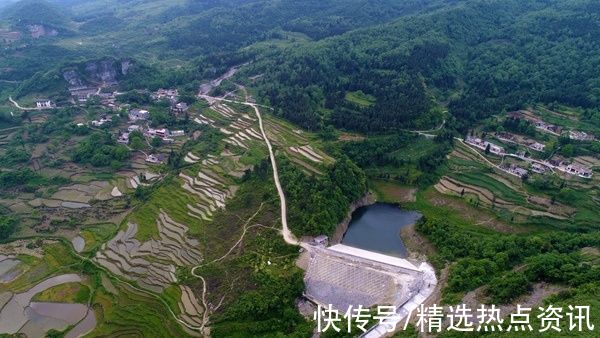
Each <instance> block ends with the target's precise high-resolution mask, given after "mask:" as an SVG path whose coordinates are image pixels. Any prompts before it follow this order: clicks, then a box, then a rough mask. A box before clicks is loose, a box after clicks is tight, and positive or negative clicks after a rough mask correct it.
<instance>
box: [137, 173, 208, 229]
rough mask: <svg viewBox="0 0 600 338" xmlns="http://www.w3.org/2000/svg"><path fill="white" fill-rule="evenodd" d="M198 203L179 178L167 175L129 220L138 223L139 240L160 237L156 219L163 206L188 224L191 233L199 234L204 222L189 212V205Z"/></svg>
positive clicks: (169, 212) (170, 214)
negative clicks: (182, 186) (185, 189)
mask: <svg viewBox="0 0 600 338" xmlns="http://www.w3.org/2000/svg"><path fill="white" fill-rule="evenodd" d="M196 203H198V200H196V199H195V197H193V196H192V194H188V193H186V192H185V191H184V190H183V189H182V188H181V183H180V182H179V179H178V178H176V177H172V176H171V177H167V178H166V179H165V181H164V182H163V183H162V184H161V185H160V186H159V187H158V188H157V189H156V190H155V191H154V192H153V193H152V194H151V197H150V199H149V200H148V201H146V202H144V203H143V204H142V205H140V206H139V207H138V208H136V209H135V211H134V212H133V213H132V214H131V216H130V217H129V218H128V220H129V221H130V222H133V223H136V224H137V225H138V233H137V234H136V236H135V237H136V238H137V239H138V240H140V241H147V240H149V239H151V238H158V228H157V227H156V219H157V217H158V214H159V212H160V209H161V208H162V209H163V210H165V211H166V212H167V213H168V215H169V217H171V218H172V219H173V220H175V221H176V222H180V223H183V224H185V225H187V226H188V227H189V228H190V231H189V233H190V234H192V235H193V234H196V235H197V234H199V233H200V231H201V228H202V227H201V223H202V222H201V221H200V220H198V219H197V218H194V217H191V216H189V215H188V214H187V213H188V209H187V205H188V204H192V205H194V204H196Z"/></svg>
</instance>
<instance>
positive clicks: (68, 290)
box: [33, 283, 90, 304]
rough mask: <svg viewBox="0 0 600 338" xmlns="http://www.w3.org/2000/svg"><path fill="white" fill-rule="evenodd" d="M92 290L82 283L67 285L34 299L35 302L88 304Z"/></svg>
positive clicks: (42, 293) (43, 293)
mask: <svg viewBox="0 0 600 338" xmlns="http://www.w3.org/2000/svg"><path fill="white" fill-rule="evenodd" d="M89 298H90V288H89V287H87V286H86V285H83V284H81V283H65V284H60V285H57V286H55V287H52V288H50V289H46V290H44V291H42V292H40V293H38V294H37V295H35V297H33V301H35V302H54V303H80V304H87V302H88V300H89Z"/></svg>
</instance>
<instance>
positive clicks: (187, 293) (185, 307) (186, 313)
mask: <svg viewBox="0 0 600 338" xmlns="http://www.w3.org/2000/svg"><path fill="white" fill-rule="evenodd" d="M179 288H180V290H181V299H180V300H179V302H178V303H177V305H178V307H179V311H180V315H179V317H180V319H181V320H183V321H184V322H186V323H187V324H189V325H192V326H201V325H203V324H204V318H203V316H202V315H203V313H204V308H203V307H202V305H200V302H198V299H197V298H196V296H195V295H194V292H193V291H192V289H191V288H190V287H189V286H185V285H180V286H179Z"/></svg>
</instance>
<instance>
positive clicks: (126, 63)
mask: <svg viewBox="0 0 600 338" xmlns="http://www.w3.org/2000/svg"><path fill="white" fill-rule="evenodd" d="M131 66H133V63H132V62H131V61H130V60H124V61H122V62H121V74H123V75H127V73H128V72H129V68H131Z"/></svg>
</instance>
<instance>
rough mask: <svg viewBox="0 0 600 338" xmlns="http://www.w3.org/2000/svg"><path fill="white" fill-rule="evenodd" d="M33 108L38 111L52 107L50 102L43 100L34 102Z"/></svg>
mask: <svg viewBox="0 0 600 338" xmlns="http://www.w3.org/2000/svg"><path fill="white" fill-rule="evenodd" d="M35 106H36V108H38V109H48V108H52V106H53V105H52V101H50V100H47V99H43V100H36V101H35Z"/></svg>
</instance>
